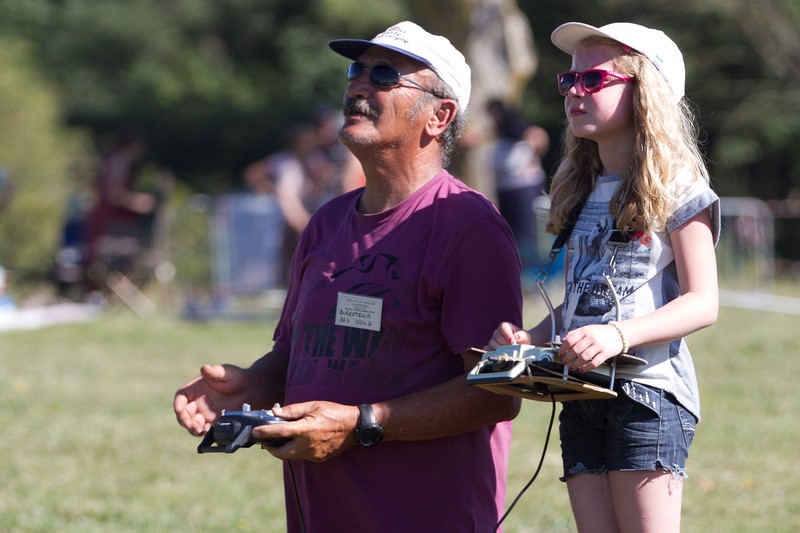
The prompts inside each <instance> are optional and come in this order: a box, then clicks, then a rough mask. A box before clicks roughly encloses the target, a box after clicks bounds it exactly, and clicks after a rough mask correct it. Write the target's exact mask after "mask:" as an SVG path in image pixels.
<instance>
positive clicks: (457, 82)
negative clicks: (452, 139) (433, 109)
mask: <svg viewBox="0 0 800 533" xmlns="http://www.w3.org/2000/svg"><path fill="white" fill-rule="evenodd" d="M328 46H330V48H331V50H333V51H334V52H336V53H337V54H341V55H343V56H344V57H347V58H349V59H353V60H356V59H358V58H359V57H360V56H361V54H363V53H364V51H365V50H366V49H367V48H369V47H371V46H380V47H381V48H388V49H389V50H394V51H395V52H399V53H401V54H403V55H405V56H408V57H411V58H413V59H416V60H417V61H420V62H422V63H424V64H425V65H426V66H427V67H429V68H430V69H431V70H432V71H434V72H435V73H436V75H437V76H439V78H440V79H441V80H442V81H443V82H445V83H446V84H447V85H448V86H449V87H450V89H451V90H452V91H453V96H455V97H456V101H457V102H458V107H459V108H461V110H462V111H463V110H465V109H466V108H467V105H468V104H469V93H470V90H471V88H472V77H471V76H472V73H471V70H470V68H469V65H467V61H466V60H465V59H464V56H463V54H462V53H461V52H459V51H458V50H457V49H456V47H455V46H453V45H452V44H451V43H450V41H449V40H447V39H446V38H445V37H442V36H441V35H433V34H431V33H428V32H427V31H425V30H424V29H422V28H421V27H419V26H418V25H416V24H414V23H413V22H409V21H405V22H400V23H398V24H395V25H394V26H392V27H390V28H389V29H387V30H386V31H384V32H382V33H379V34H378V35H376V36H375V37H374V38H373V39H372V40H371V41H365V40H363V39H336V40H334V41H331V42H330V43H328Z"/></svg>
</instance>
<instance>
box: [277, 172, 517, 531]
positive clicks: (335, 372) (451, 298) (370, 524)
mask: <svg viewBox="0 0 800 533" xmlns="http://www.w3.org/2000/svg"><path fill="white" fill-rule="evenodd" d="M361 193H362V190H361V189H359V190H356V191H353V192H350V193H347V194H344V195H342V196H340V197H337V198H335V199H333V200H332V201H330V202H329V203H327V204H326V205H324V206H323V207H322V208H320V209H319V210H318V211H317V212H316V213H315V214H314V216H313V218H312V219H311V221H310V223H309V225H308V226H307V228H306V230H305V231H304V233H303V236H302V239H301V242H300V244H299V246H298V248H297V251H296V253H295V257H294V261H293V265H292V273H291V274H292V277H291V284H290V285H291V286H290V288H289V291H288V294H287V300H286V305H285V307H284V310H283V314H282V316H281V319H280V322H279V324H278V327H277V329H276V332H275V349H276V350H277V351H279V352H283V353H288V354H290V360H289V371H288V379H287V389H286V403H287V404H291V403H298V402H303V401H309V400H328V401H333V402H338V403H343V404H348V405H355V404H358V403H371V402H378V401H381V400H386V399H390V398H395V397H398V396H402V395H407V394H411V393H414V392H418V391H423V390H426V389H429V388H431V387H433V386H435V385H437V384H440V383H443V382H445V381H447V380H449V379H452V378H453V377H455V376H458V375H460V374H463V373H464V368H463V362H462V358H461V355H460V354H461V353H462V352H465V351H467V350H468V349H469V348H470V347H473V346H475V347H482V346H484V345H485V344H486V342H487V341H488V340H489V338H490V337H491V334H492V333H493V332H494V330H495V328H496V327H497V326H498V324H499V323H500V322H501V321H504V320H505V321H510V322H513V323H515V324H520V323H522V317H521V306H522V304H521V290H520V262H519V256H518V253H517V250H516V246H515V244H514V239H513V236H512V234H511V232H510V230H509V229H508V226H507V224H506V223H505V221H504V220H503V219H502V218H501V216H500V215H499V214H498V212H497V210H496V209H495V207H494V206H493V205H492V204H491V203H490V202H489V201H488V200H487V199H486V198H485V197H483V196H482V195H480V194H479V193H477V192H475V191H473V190H471V189H469V188H468V187H467V186H466V185H464V184H463V183H462V182H460V181H458V180H457V179H455V178H454V177H453V176H451V175H450V174H449V173H447V172H445V171H443V172H441V173H440V174H439V175H437V176H436V177H435V178H434V179H433V180H431V181H430V182H429V183H427V184H426V185H424V186H423V187H422V188H421V189H420V190H418V191H416V192H415V193H414V194H413V195H412V196H411V197H409V198H408V199H406V200H404V201H403V202H402V203H400V204H399V205H397V206H395V207H393V208H392V209H389V210H387V211H385V212H382V213H379V214H374V215H362V214H359V213H358V212H357V211H356V208H355V207H356V204H357V202H358V199H359V197H360V195H361ZM376 302H378V305H379V306H378V307H376ZM337 317H338V320H337ZM510 438H511V427H510V423H502V424H498V425H496V426H492V427H487V428H484V429H481V430H478V431H472V432H469V433H464V434H461V435H456V436H452V437H448V438H443V439H437V440H430V441H413V442H382V443H380V444H379V445H377V446H375V447H372V448H361V447H352V448H350V449H348V450H346V451H345V452H344V453H342V454H341V455H339V456H337V457H335V458H334V459H331V460H329V461H325V462H323V463H310V462H305V461H303V462H300V461H296V462H294V463H293V465H294V473H295V476H296V479H297V483H298V489H299V492H300V498H301V502H302V508H303V511H304V514H305V520H306V524H307V526H308V528H309V529H310V530H311V531H326V532H330V533H334V532H337V531H342V532H344V531H346V532H348V533H350V532H353V531H381V532H393V531H396V532H404V533H405V532H408V531H459V532H469V531H481V532H483V531H490V530H492V529H493V527H494V525H495V524H496V522H497V520H498V517H499V516H500V514H501V513H502V510H503V509H504V506H505V474H506V468H507V462H508V451H509V444H510ZM286 478H287V479H286V482H287V498H290V499H288V500H287V502H288V505H287V509H288V515H289V516H288V522H289V530H290V531H295V530H297V529H299V527H298V521H297V516H296V509H295V506H294V505H293V504H292V501H293V500H294V494H293V492H292V487H291V485H290V484H289V483H291V481H290V479H289V478H288V476H286Z"/></svg>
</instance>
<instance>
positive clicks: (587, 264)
mask: <svg viewBox="0 0 800 533" xmlns="http://www.w3.org/2000/svg"><path fill="white" fill-rule="evenodd" d="M613 226H614V223H613V219H612V218H611V216H610V215H609V214H608V204H607V203H605V202H587V203H586V206H585V207H584V209H583V211H582V212H581V216H580V218H579V219H578V223H577V224H576V226H575V229H574V231H573V239H572V247H573V249H572V250H571V252H572V254H571V256H570V260H571V263H572V264H571V265H570V267H571V268H570V272H569V275H568V281H567V287H566V290H567V294H568V296H569V299H570V300H573V307H572V309H573V312H572V317H571V321H570V323H569V329H573V328H578V327H581V326H584V325H587V324H592V323H597V322H598V317H602V319H601V321H602V322H605V321H607V320H611V319H613V318H614V315H615V314H616V308H615V304H614V298H613V295H612V294H611V290H610V289H609V287H608V285H607V284H606V280H605V278H604V277H603V274H604V273H606V274H608V275H609V276H610V278H611V281H612V283H613V285H614V290H615V291H616V293H617V296H618V297H619V299H620V300H624V299H625V298H626V297H627V296H629V295H631V293H633V292H634V291H635V290H636V289H637V288H639V287H640V286H641V285H642V283H644V281H645V280H646V279H647V269H648V265H649V260H650V254H649V251H650V250H649V248H648V247H647V245H646V244H647V243H648V242H649V235H648V234H646V233H642V232H639V233H635V234H634V235H633V237H632V238H631V240H630V241H629V242H624V243H618V242H611V240H610V239H611V236H612V233H613V231H614V227H613ZM615 251H616V254H615ZM612 257H613V258H614V269H613V270H612V269H611V268H610V263H611V259H612ZM624 314H625V313H624V312H623V315H624Z"/></svg>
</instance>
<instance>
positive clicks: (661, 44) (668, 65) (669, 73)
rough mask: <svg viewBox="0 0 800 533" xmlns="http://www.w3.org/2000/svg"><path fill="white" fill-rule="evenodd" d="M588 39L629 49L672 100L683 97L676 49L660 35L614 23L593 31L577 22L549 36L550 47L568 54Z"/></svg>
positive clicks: (680, 57) (681, 67) (682, 71)
mask: <svg viewBox="0 0 800 533" xmlns="http://www.w3.org/2000/svg"><path fill="white" fill-rule="evenodd" d="M592 35H597V36H601V37H607V38H609V39H613V40H615V41H618V42H620V43H622V44H624V45H626V46H629V47H631V48H632V49H634V50H636V51H637V52H639V53H641V54H643V55H644V56H645V57H647V58H648V59H649V60H650V61H651V62H652V63H653V65H655V66H656V68H657V69H658V70H659V72H661V74H662V75H663V76H664V78H665V79H666V80H667V83H668V84H669V86H670V88H671V89H672V93H673V94H674V95H675V99H676V100H680V99H681V98H682V97H683V95H684V94H686V89H685V85H686V69H685V67H684V65H683V55H682V54H681V51H680V49H679V48H678V45H676V44H675V43H674V42H673V41H672V39H670V38H669V37H667V35H666V34H665V33H664V32H662V31H660V30H654V29H651V28H646V27H645V26H640V25H638V24H632V23H630V22H615V23H613V24H607V25H605V26H601V27H600V28H595V27H594V26H590V25H588V24H582V23H580V22H567V23H566V24H562V25H561V26H559V27H558V28H556V29H555V30H553V33H552V35H550V40H552V41H553V44H554V45H556V46H557V47H559V48H560V49H561V50H563V51H565V52H566V53H568V54H570V55H571V54H573V53H575V50H576V49H577V48H578V45H579V44H580V43H581V41H583V40H584V39H586V38H587V37H591V36H592Z"/></svg>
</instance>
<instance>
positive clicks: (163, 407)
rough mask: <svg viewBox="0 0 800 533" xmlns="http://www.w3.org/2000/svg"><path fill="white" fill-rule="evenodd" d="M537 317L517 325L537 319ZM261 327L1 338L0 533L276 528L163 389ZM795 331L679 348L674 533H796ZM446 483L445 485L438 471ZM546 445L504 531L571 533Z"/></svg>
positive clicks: (73, 328)
mask: <svg viewBox="0 0 800 533" xmlns="http://www.w3.org/2000/svg"><path fill="white" fill-rule="evenodd" d="M542 309H543V308H542V307H541V306H540V305H539V304H535V305H533V306H532V307H531V308H530V309H529V310H528V311H529V312H527V313H526V320H529V321H533V320H535V319H537V317H538V316H540V315H541V312H542ZM272 328H273V325H272V323H271V322H270V321H266V322H264V323H215V324H208V325H198V324H192V323H187V322H183V321H180V320H178V319H174V318H169V317H162V318H159V319H151V320H146V321H144V320H140V319H138V318H136V317H135V316H133V315H130V314H128V313H126V312H123V311H117V312H112V313H108V314H106V315H104V316H103V317H102V318H100V319H99V320H98V321H96V322H92V323H86V324H76V325H69V326H62V327H53V328H48V329H43V330H38V331H20V332H6V333H0V405H2V406H3V409H2V410H0V424H2V428H3V433H2V441H1V442H0V473H1V474H2V480H3V481H2V484H0V531H11V532H15V531H20V532H21V531H24V532H50V531H66V532H94V531H97V532H99V531H104V532H105V531H142V532H144V531H147V532H152V531H159V532H161V531H164V532H167V531H168V532H176V531H178V532H180V531H187V532H188V531H222V530H232V531H267V532H280V531H283V530H284V514H283V487H282V483H281V474H280V464H279V463H278V462H277V461H275V460H274V459H272V458H271V457H270V456H269V455H268V454H266V453H265V452H262V451H261V450H259V449H257V448H250V449H245V450H240V451H239V452H237V453H235V454H231V455H227V454H206V455H198V454H197V453H196V447H197V444H198V441H197V439H194V438H192V437H191V436H189V435H188V434H187V433H186V432H185V431H183V430H182V429H180V428H179V427H178V426H177V424H176V423H175V420H174V417H173V415H172V409H171V403H172V395H173V393H174V391H175V389H176V388H177V387H178V386H179V385H181V384H182V383H183V382H184V381H186V380H187V379H188V378H189V377H191V376H192V375H193V374H195V373H196V372H197V369H198V367H199V366H200V365H201V364H203V363H206V362H233V363H240V364H247V363H249V362H250V361H251V360H253V359H254V358H255V357H257V356H258V355H260V354H261V353H263V352H264V351H265V350H266V349H267V348H268V347H269V345H270V344H271V337H272ZM796 330H797V317H796V316H787V315H779V314H758V313H755V312H750V311H743V310H728V309H723V311H722V313H721V316H720V319H719V322H718V323H717V324H716V325H715V326H713V327H712V328H710V329H708V330H704V331H702V332H699V333H697V334H695V335H694V336H693V337H692V338H691V339H690V345H691V347H692V349H693V353H694V356H695V362H696V364H697V367H698V373H699V376H700V384H701V391H702V401H703V421H702V422H701V424H700V425H699V426H698V432H697V437H696V439H695V445H694V446H693V448H692V450H691V455H690V458H689V464H688V471H689V479H688V480H687V483H686V486H685V487H686V488H685V491H684V531H687V532H693V531H725V532H737V531H741V532H746V531H770V532H782V531H786V532H789V531H798V530H800V499H798V498H797V495H798V494H800V447H798V446H797V443H798V442H800V425H798V424H797V422H796V419H797V413H798V412H800V396H798V395H797V394H796V392H795V391H794V380H795V376H797V375H800V357H798V354H797V351H798V348H797V346H798V343H797V339H796ZM549 415H550V407H549V405H547V404H545V403H540V402H532V401H525V402H524V405H523V410H522V413H521V415H520V417H519V418H518V419H517V421H516V423H515V436H514V441H513V449H512V458H511V465H510V466H511V468H510V471H511V475H510V479H509V489H508V500H509V502H510V501H511V499H512V498H513V497H514V496H516V494H517V493H518V492H519V490H520V489H521V488H522V487H523V486H524V485H525V483H527V481H528V479H529V478H530V476H531V475H532V473H533V471H534V469H535V467H536V464H537V462H538V460H539V456H540V454H541V451H542V446H543V444H544V436H545V432H546V430H547V422H548V418H549ZM442 474H443V475H446V473H444V472H443V473H442ZM559 474H560V455H559V446H558V436H557V431H555V430H554V434H553V436H552V438H551V442H550V448H549V450H548V453H547V455H546V458H545V463H544V467H543V469H542V472H541V473H540V475H539V478H538V480H537V481H536V482H535V483H534V484H533V486H532V487H531V488H530V489H529V490H528V492H527V493H526V494H525V495H524V496H523V497H522V499H521V501H520V503H519V504H518V505H517V507H516V508H515V509H514V510H513V512H512V513H511V515H510V516H509V518H508V519H507V521H506V531H507V532H509V533H521V532H562V531H563V532H570V531H574V530H575V529H574V525H573V522H572V518H571V516H570V511H569V503H568V501H567V496H566V489H565V487H564V485H563V483H561V482H560V481H558V476H559Z"/></svg>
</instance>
